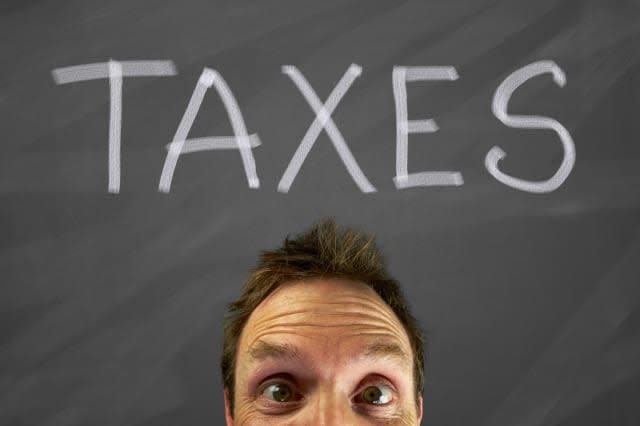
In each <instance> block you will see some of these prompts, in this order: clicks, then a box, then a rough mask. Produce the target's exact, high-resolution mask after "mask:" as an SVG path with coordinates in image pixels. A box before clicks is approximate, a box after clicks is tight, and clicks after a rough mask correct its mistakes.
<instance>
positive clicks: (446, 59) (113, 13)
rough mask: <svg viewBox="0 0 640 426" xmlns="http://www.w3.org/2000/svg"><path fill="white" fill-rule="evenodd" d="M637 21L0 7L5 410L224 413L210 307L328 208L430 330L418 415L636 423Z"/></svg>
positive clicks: (177, 4)
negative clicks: (371, 242)
mask: <svg viewBox="0 0 640 426" xmlns="http://www.w3.org/2000/svg"><path fill="white" fill-rule="evenodd" d="M639 18H640V4H639V3H638V2H634V1H611V2H602V1H596V0H592V1H588V0H587V1H577V0H567V1H551V0H541V1H530V0H527V1H522V0H511V1H493V0H491V1H489V0H483V1H474V2H454V1H372V0H369V1H337V2H320V1H307V0H302V1H301V0H295V1H293V0H291V1H270V2H264V1H209V2H205V1H161V0H127V1H112V2H99V1H81V2H80V1H77V2H59V1H8V2H3V3H2V5H0V34H1V37H0V46H1V52H2V57H3V64H2V67H1V68H0V117H1V118H0V120H1V123H2V125H1V129H2V136H3V137H2V155H1V156H0V158H1V160H0V161H1V163H0V195H1V196H2V200H1V202H0V224H1V226H2V232H1V234H0V235H1V238H0V250H1V251H0V277H1V278H0V280H1V284H0V288H1V293H0V306H1V309H0V325H1V329H2V333H1V334H0V423H1V424H4V425H65V426H68V425H89V424H93V425H138V426H142V425H197V424H198V425H199V424H202V425H205V424H216V425H217V424H223V421H224V420H223V402H222V401H223V400H222V385H221V380H220V375H219V371H218V359H219V355H220V348H221V335H222V329H221V321H222V319H223V315H224V307H225V305H226V304H227V303H228V302H230V301H231V300H233V299H234V298H235V297H237V296H238V294H239V291H240V287H241V284H242V283H243V281H244V279H245V278H246V276H247V271H248V270H249V269H250V268H251V267H252V266H253V265H254V264H255V261H256V257H257V255H258V253H259V251H260V250H263V249H268V248H273V247H276V246H277V245H278V244H279V243H280V241H281V240H282V239H283V238H284V237H285V236H286V235H287V234H294V233H297V232H300V231H303V230H304V229H305V228H307V227H308V226H309V225H310V224H312V223H314V222H316V221H318V220H320V219H321V218H325V217H334V218H335V219H336V221H337V222H339V223H340V224H343V225H348V226H355V227H358V228H362V229H364V230H366V231H368V232H371V233H375V234H376V235H377V239H378V243H379V246H380V247H381V249H382V251H383V253H384V255H385V257H386V259H387V263H388V266H389V268H390V270H391V272H392V273H393V274H394V275H395V276H396V277H397V279H398V280H399V281H400V282H401V283H402V284H403V286H404V288H405V291H406V293H407V295H408V297H409V299H410V300H411V301H412V306H413V308H414V310H415V312H416V314H417V316H418V318H419V320H420V322H421V324H422V325H423V326H424V328H425V329H426V331H427V335H428V345H427V358H428V362H427V368H426V386H427V387H426V392H425V417H424V420H423V424H429V425H485V426H507V425H508V426H519V425H522V426H534V425H559V426H573V425H582V426H589V425H594V426H595V425H598V426H601V425H609V426H618V425H625V426H626V425H637V424H640V409H639V408H638V404H637V401H638V399H640V363H639V362H638V360H639V359H640V235H639V234H638V225H639V224H640V144H639V143H638V137H639V136H640V131H639V130H640V127H639V124H638V123H639V122H640V120H639V119H638V117H639V114H640V102H639V100H640V49H639V46H640V38H639V34H640V19H639ZM190 121H192V123H191V122H190ZM314 123H315V124H314ZM305 135H306V136H305ZM185 139H186V141H185ZM303 140H304V143H303ZM188 151H191V152H188ZM501 153H502V154H504V157H503V158H500V155H498V154H501ZM163 176H164V177H165V179H164V180H163Z"/></svg>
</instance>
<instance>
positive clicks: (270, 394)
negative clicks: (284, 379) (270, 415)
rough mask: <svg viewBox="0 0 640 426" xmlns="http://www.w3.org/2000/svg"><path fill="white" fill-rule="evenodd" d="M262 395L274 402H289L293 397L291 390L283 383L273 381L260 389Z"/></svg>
mask: <svg viewBox="0 0 640 426" xmlns="http://www.w3.org/2000/svg"><path fill="white" fill-rule="evenodd" d="M262 395H263V396H264V397H266V398H267V399H270V400H272V401H276V402H290V401H291V400H292V399H293V398H294V395H293V390H292V389H291V387H290V386H289V385H287V384H284V383H275V384H272V385H269V386H267V387H266V388H265V389H264V390H263V391H262Z"/></svg>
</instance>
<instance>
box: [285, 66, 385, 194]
mask: <svg viewBox="0 0 640 426" xmlns="http://www.w3.org/2000/svg"><path fill="white" fill-rule="evenodd" d="M282 72H283V73H284V74H287V75H288V76H289V77H290V78H291V80H293V82H294V83H295V85H296V86H297V87H298V89H299V90H300V92H302V95H303V96H304V98H305V99H306V100H307V103H308V104H309V106H310V107H311V109H312V110H313V112H314V113H315V115H316V117H315V119H314V120H313V123H312V124H311V126H309V129H308V130H307V133H306V134H305V135H304V137H303V138H302V142H300V145H299V146H298V149H297V150H296V152H295V154H294V155H293V158H291V161H290V162H289V165H288V166H287V169H286V170H285V172H284V174H283V175H282V178H281V179H280V183H278V191H279V192H285V193H286V192H288V191H289V188H290V187H291V183H292V182H293V180H294V179H295V177H296V175H297V174H298V171H300V167H301V166H302V163H304V160H305V159H306V158H307V155H308V154H309V151H311V148H312V147H313V145H314V143H315V141H316V139H317V138H318V136H319V135H320V132H321V131H322V129H323V128H324V129H325V130H326V131H327V134H328V135H329V138H330V139H331V142H332V143H333V146H334V147H335V148H336V150H337V151H338V155H340V159H341V160H342V162H343V163H344V164H345V166H346V167H347V170H348V171H349V174H350V175H351V178H352V179H353V180H354V181H355V182H356V184H357V185H358V187H359V188H360V190H361V191H362V192H376V189H375V188H374V187H373V185H371V183H370V182H369V180H368V179H367V178H366V176H365V175H364V173H362V170H361V169H360V167H359V166H358V163H357V162H356V160H355V158H354V157H353V155H352V154H351V151H350V150H349V147H347V143H346V142H345V140H344V138H343V137H342V133H340V130H338V127H337V126H336V124H335V123H334V122H333V119H332V118H331V114H332V113H333V110H335V108H336V107H337V106H338V104H339V103H340V101H341V100H342V98H343V97H344V95H345V93H346V92H347V90H349V87H351V85H352V84H353V82H354V81H355V79H356V78H358V77H359V76H360V74H362V67H360V66H359V65H356V64H351V66H349V69H348V70H347V71H346V72H345V73H344V75H343V76H342V78H341V79H340V81H339V82H338V84H337V85H336V87H335V88H334V89H333V91H332V92H331V94H330V95H329V97H328V98H327V100H326V102H325V103H324V104H322V103H321V101H320V99H319V98H318V95H317V94H316V92H315V91H314V90H313V88H312V87H311V85H310V84H309V82H308V81H307V80H306V79H305V78H304V76H303V75H302V74H301V73H300V71H299V70H298V69H297V68H296V67H294V66H292V65H284V66H283V67H282Z"/></svg>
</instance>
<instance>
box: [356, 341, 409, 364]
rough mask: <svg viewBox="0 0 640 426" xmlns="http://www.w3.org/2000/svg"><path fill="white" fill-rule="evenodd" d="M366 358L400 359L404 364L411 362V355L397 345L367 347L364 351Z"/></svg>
mask: <svg viewBox="0 0 640 426" xmlns="http://www.w3.org/2000/svg"><path fill="white" fill-rule="evenodd" d="M363 356H364V357H365V358H387V357H389V358H399V359H401V360H402V361H403V362H409V361H410V359H411V358H410V357H409V355H408V354H407V353H406V352H405V351H404V350H403V349H402V348H401V347H400V346H399V345H397V344H395V343H373V344H370V345H367V346H366V347H365V350H364V351H363Z"/></svg>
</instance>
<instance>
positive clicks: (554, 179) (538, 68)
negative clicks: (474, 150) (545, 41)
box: [484, 61, 576, 193]
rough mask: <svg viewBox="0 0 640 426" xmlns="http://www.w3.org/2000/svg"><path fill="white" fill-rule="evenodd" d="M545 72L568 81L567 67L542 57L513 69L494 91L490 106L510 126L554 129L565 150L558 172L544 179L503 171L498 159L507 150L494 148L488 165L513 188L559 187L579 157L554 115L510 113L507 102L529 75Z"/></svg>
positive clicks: (546, 189)
mask: <svg viewBox="0 0 640 426" xmlns="http://www.w3.org/2000/svg"><path fill="white" fill-rule="evenodd" d="M545 73H551V74H552V75H553V81H554V82H555V83H556V84H557V85H558V86H560V87H563V86H564V85H565V84H566V82H567V79H566V76H565V74H564V71H562V69H561V68H560V67H559V66H558V65H557V64H556V63H555V62H553V61H539V62H534V63H531V64H529V65H526V66H524V67H522V68H520V69H518V70H516V71H514V72H513V73H511V74H510V75H509V76H508V77H507V78H505V79H504V81H503V82H502V84H500V86H498V88H497V89H496V93H495V94H494V95H493V104H492V106H491V109H492V110H493V114H494V115H495V116H496V118H497V119H498V120H500V121H501V122H502V123H504V124H505V125H506V126H508V127H516V128H520V129H551V130H553V131H555V132H556V133H557V134H558V136H559V137H560V140H561V141H562V148H563V150H564V157H563V158H562V163H561V164H560V167H559V168H558V170H557V171H556V173H555V174H554V175H553V176H551V178H549V179H548V180H543V181H528V180H524V179H519V178H515V177H513V176H509V175H507V174H505V173H502V172H501V171H500V169H498V161H500V160H501V159H503V158H504V157H506V155H507V154H506V153H505V152H504V151H503V150H502V149H501V148H500V147H498V146H494V147H493V148H491V149H490V150H489V152H488V153H487V156H486V157H485V159H484V164H485V167H486V168H487V170H488V171H489V173H491V175H492V176H493V177H494V178H496V179H497V180H498V181H500V182H502V183H504V184H505V185H507V186H510V187H512V188H516V189H519V190H521V191H526V192H533V193H546V192H552V191H555V190H556V189H558V188H559V187H560V185H562V184H563V183H564V181H565V180H566V179H567V177H568V176H569V174H570V173H571V170H572V169H573V165H574V164H575V161H576V150H575V145H574V143H573V139H572V138H571V135H570V134H569V132H568V131H567V129H565V128H564V126H563V125H562V124H560V123H559V122H558V121H556V120H554V119H553V118H549V117H542V116H537V115H509V114H507V104H508V103H509V98H510V97H511V94H512V93H513V92H514V91H515V90H516V89H517V88H518V87H519V86H521V85H522V84H524V83H525V82H526V81H527V80H529V79H530V78H532V77H535V76H537V75H540V74H545Z"/></svg>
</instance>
